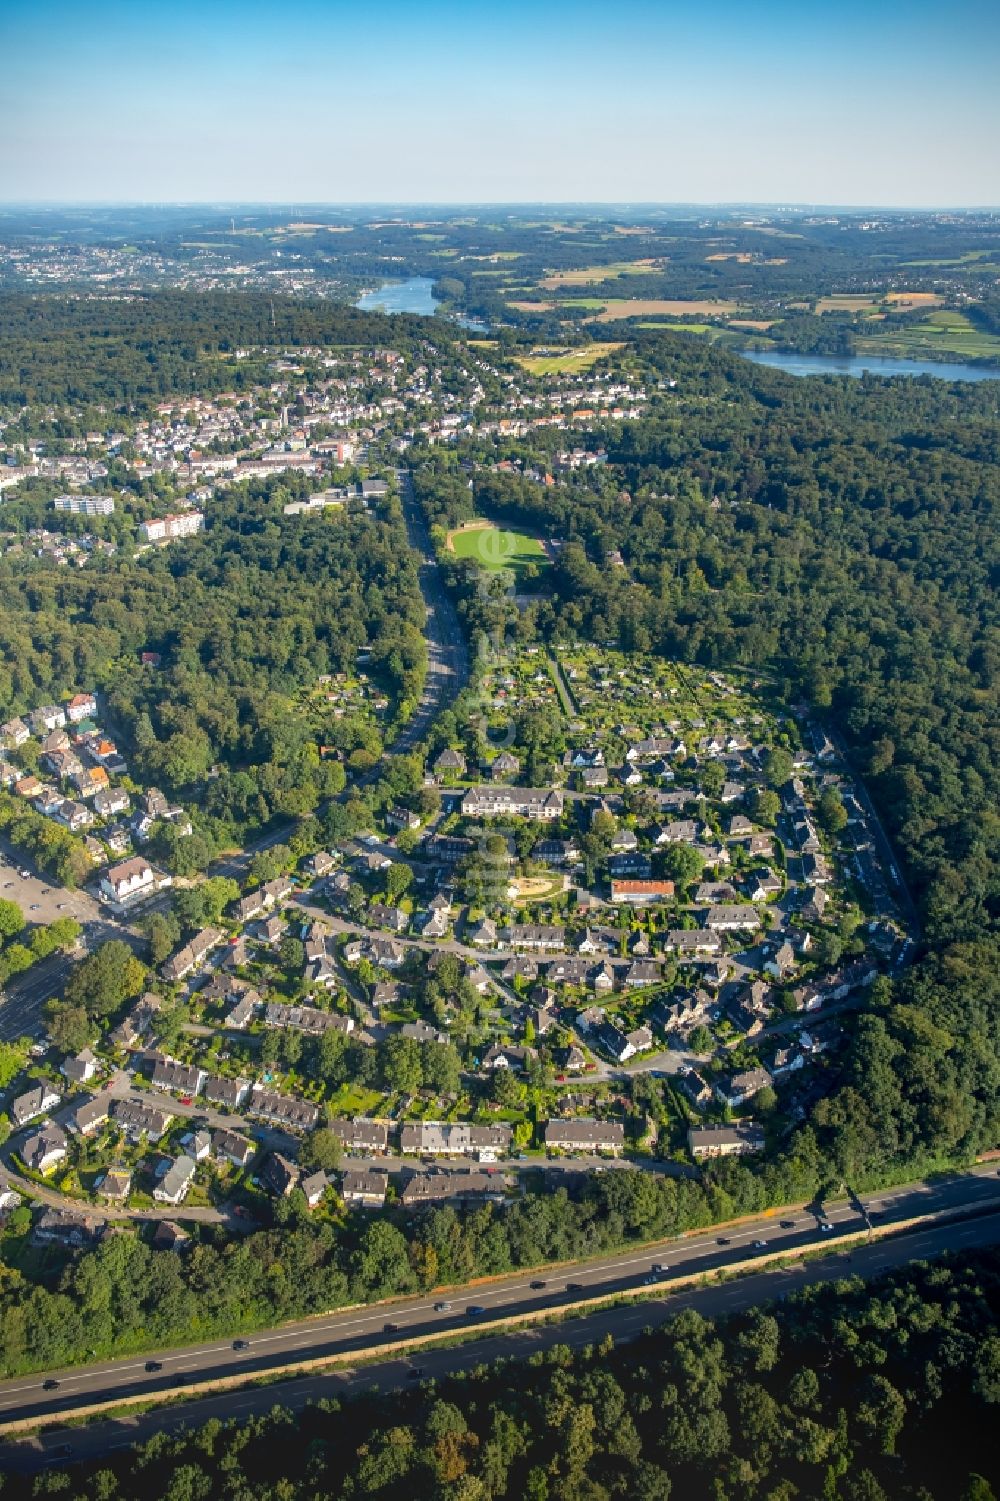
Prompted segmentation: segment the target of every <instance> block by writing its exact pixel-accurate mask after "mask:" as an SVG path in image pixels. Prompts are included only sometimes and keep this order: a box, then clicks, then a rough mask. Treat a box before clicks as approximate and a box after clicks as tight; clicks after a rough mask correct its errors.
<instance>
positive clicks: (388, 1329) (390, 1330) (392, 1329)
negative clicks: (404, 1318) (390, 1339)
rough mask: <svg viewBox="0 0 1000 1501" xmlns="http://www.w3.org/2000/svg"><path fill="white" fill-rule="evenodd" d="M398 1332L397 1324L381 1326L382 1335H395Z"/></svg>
mask: <svg viewBox="0 0 1000 1501" xmlns="http://www.w3.org/2000/svg"><path fill="white" fill-rule="evenodd" d="M398 1330H399V1325H398V1324H383V1325H382V1333H383V1334H396V1333H397V1332H398Z"/></svg>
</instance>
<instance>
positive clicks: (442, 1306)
mask: <svg viewBox="0 0 1000 1501" xmlns="http://www.w3.org/2000/svg"><path fill="white" fill-rule="evenodd" d="M434 1312H435V1313H450V1312H451V1304H450V1303H435V1304H434Z"/></svg>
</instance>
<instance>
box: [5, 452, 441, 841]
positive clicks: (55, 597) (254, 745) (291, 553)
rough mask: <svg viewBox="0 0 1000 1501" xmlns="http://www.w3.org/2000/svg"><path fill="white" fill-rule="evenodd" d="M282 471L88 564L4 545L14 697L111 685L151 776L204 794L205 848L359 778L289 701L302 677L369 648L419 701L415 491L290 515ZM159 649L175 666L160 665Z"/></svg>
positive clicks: (335, 738) (17, 703)
mask: <svg viewBox="0 0 1000 1501" xmlns="http://www.w3.org/2000/svg"><path fill="white" fill-rule="evenodd" d="M275 488H276V487H275V485H274V482H272V481H259V482H255V481H246V482H243V483H241V484H239V485H234V486H233V487H231V488H230V489H229V490H228V491H227V492H226V493H225V495H221V496H219V497H218V498H217V499H216V501H215V502H214V503H213V505H212V509H211V515H210V517H209V521H208V525H207V527H206V530H205V531H204V533H202V534H200V535H199V536H196V537H191V538H188V539H186V540H185V542H184V543H183V545H180V546H174V547H170V548H164V549H160V550H153V551H150V552H147V553H145V554H143V555H142V556H141V557H138V558H135V559H132V558H130V557H128V556H126V555H122V556H120V557H115V558H113V559H110V560H108V561H106V562H105V563H103V564H102V565H100V566H98V567H89V568H87V569H86V570H75V569H74V570H72V571H71V570H68V569H61V570H55V569H52V568H49V567H46V566H45V565H44V564H39V565H36V566H34V567H33V568H29V569H28V570H27V571H26V570H25V568H24V566H23V564H22V563H21V562H20V561H17V562H15V561H9V562H8V561H7V560H3V561H0V704H3V706H4V711H5V713H8V712H11V711H15V712H16V711H19V710H24V709H28V708H32V707H36V706H37V705H38V704H40V703H44V702H47V701H48V700H49V699H51V698H52V697H58V696H60V695H67V694H70V693H73V692H77V691H79V690H80V688H81V687H83V686H86V687H88V688H100V689H103V690H105V691H106V693H107V696H108V706H109V710H110V715H111V727H112V728H114V729H116V730H118V731H119V732H120V733H121V734H122V736H123V737H124V738H123V744H122V748H123V750H124V751H125V753H126V755H127V756H128V757H129V759H130V760H134V761H135V763H136V769H137V770H138V771H139V772H140V773H141V776H142V779H143V780H144V782H145V783H146V784H147V785H148V784H150V783H153V784H155V785H158V786H162V787H163V788H164V789H165V790H167V791H168V792H170V793H173V794H176V795H178V796H180V797H182V798H183V799H184V800H185V801H194V802H197V803H198V804H199V813H198V820H199V823H198V829H199V836H200V837H199V841H198V843H197V844H196V845H194V846H193V845H191V843H190V841H186V842H185V849H184V851H183V856H184V858H185V859H187V860H189V861H190V860H192V859H194V856H195V854H196V853H197V852H198V851H200V853H201V855H202V856H203V857H205V858H207V855H208V853H210V852H211V850H214V849H215V848H216V847H218V846H219V845H220V844H222V845H224V844H226V843H227V842H231V841H232V839H233V838H234V837H235V836H237V835H238V834H240V833H244V832H246V831H247V830H248V829H251V828H254V827H259V826H260V825H262V824H265V823H266V822H267V821H268V820H269V819H270V818H271V817H272V816H274V815H275V814H284V815H286V816H294V815H299V814H304V813H308V812H310V811H311V810H312V809H313V808H314V807H315V806H316V805H317V804H318V803H319V801H320V800H321V799H322V798H323V797H324V796H328V795H329V794H330V793H334V792H338V791H340V789H341V788H342V786H343V783H344V771H343V767H342V766H341V765H340V764H338V763H337V762H336V761H332V760H331V761H327V762H324V761H322V760H321V759H320V756H319V752H318V748H317V732H316V727H315V725H313V724H312V723H311V722H310V720H309V718H308V717H307V716H306V715H305V714H303V713H290V712H289V707H290V700H291V697H292V695H293V694H294V693H295V691H296V690H297V689H299V688H302V687H310V686H312V685H313V684H315V682H316V680H317V678H318V677H319V676H320V675H322V674H324V673H331V672H343V671H348V670H353V669H354V666H355V663H356V660H357V656H358V653H359V651H362V650H370V657H369V658H368V659H367V670H368V671H369V673H370V674H371V675H372V676H373V677H374V678H375V680H376V681H378V682H380V683H382V684H383V685H384V687H385V689H386V691H387V693H388V695H389V697H390V700H391V702H392V705H393V711H394V713H395V714H396V715H402V716H404V717H405V715H406V713H407V712H408V710H409V708H410V707H411V706H412V704H413V702H414V701H415V699H416V698H417V696H418V695H419V692H420V687H421V684H422V682H423V675H424V672H425V669H426V645H425V643H424V639H423V631H422V627H423V621H424V612H423V606H422V604H421V601H420V592H419V589H418V586H417V574H416V568H415V565H414V561H413V555H412V553H411V552H410V550H409V547H408V545H407V540H406V529H405V525H404V523H403V521H402V518H401V516H400V514H399V510H398V504H397V503H396V502H394V501H390V502H389V504H388V505H387V506H386V507H385V508H384V511H383V514H382V515H381V516H364V515H360V516H354V515H338V516H337V517H335V518H331V517H330V516H325V517H319V518H317V517H294V518H283V517H282V515H281V507H280V504H279V503H278V500H277V499H276V498H275V497H274V495H273V493H272V492H273V491H274V490H275ZM144 652H147V653H148V652H152V653H156V654H158V655H159V657H160V662H159V665H158V666H155V667H154V666H149V665H146V666H143V665H142V664H141V662H140V656H141V654H142V653H144ZM322 728H323V739H324V741H325V742H327V743H329V744H330V745H331V746H333V747H335V748H337V749H340V750H342V751H343V752H345V753H347V754H350V753H351V752H352V751H354V750H356V749H358V748H359V747H367V748H368V750H369V751H371V749H372V747H373V746H374V749H375V750H376V751H377V750H378V749H379V740H378V736H377V734H376V735H375V737H374V741H373V740H372V734H371V731H370V730H365V729H364V728H363V727H356V728H357V733H356V734H352V728H351V724H350V723H348V724H346V725H345V724H339V723H338V722H335V721H332V720H331V722H330V723H329V724H328V725H326V726H325V727H322ZM372 729H374V727H372ZM210 771H211V772H212V775H211V777H209V772H210ZM206 778H207V779H208V780H207V781H206ZM198 863H204V860H203V859H202V860H200V861H199V860H195V864H198Z"/></svg>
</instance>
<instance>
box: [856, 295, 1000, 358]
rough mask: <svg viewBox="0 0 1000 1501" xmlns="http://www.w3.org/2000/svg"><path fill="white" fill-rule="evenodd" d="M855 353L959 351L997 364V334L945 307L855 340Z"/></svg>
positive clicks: (949, 353) (912, 354)
mask: <svg viewBox="0 0 1000 1501" xmlns="http://www.w3.org/2000/svg"><path fill="white" fill-rule="evenodd" d="M856 344H857V350H858V353H859V354H899V355H906V356H910V357H927V356H930V358H931V359H933V358H935V357H944V356H952V355H959V356H962V357H964V358H966V359H972V360H990V361H994V362H996V363H997V364H998V365H1000V338H998V337H997V335H996V334H988V333H984V332H982V331H981V330H980V329H978V328H975V327H974V326H973V324H972V323H970V321H969V319H968V318H967V317H966V316H965V314H964V313H956V312H951V311H949V310H946V309H942V310H940V311H936V312H932V313H929V314H928V316H927V317H926V318H923V319H921V321H920V322H919V323H914V324H912V325H911V326H910V327H909V328H905V329H887V330H886V331H885V333H884V334H882V333H879V334H873V335H871V336H870V337H868V338H862V339H858V340H857V341H856Z"/></svg>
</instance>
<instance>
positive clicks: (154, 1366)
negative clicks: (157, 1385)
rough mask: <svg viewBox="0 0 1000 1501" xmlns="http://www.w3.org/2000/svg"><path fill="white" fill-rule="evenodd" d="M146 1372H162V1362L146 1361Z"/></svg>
mask: <svg viewBox="0 0 1000 1501" xmlns="http://www.w3.org/2000/svg"><path fill="white" fill-rule="evenodd" d="M146 1370H147V1371H162V1370H163V1362H162V1361H159V1360H147V1361H146Z"/></svg>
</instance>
